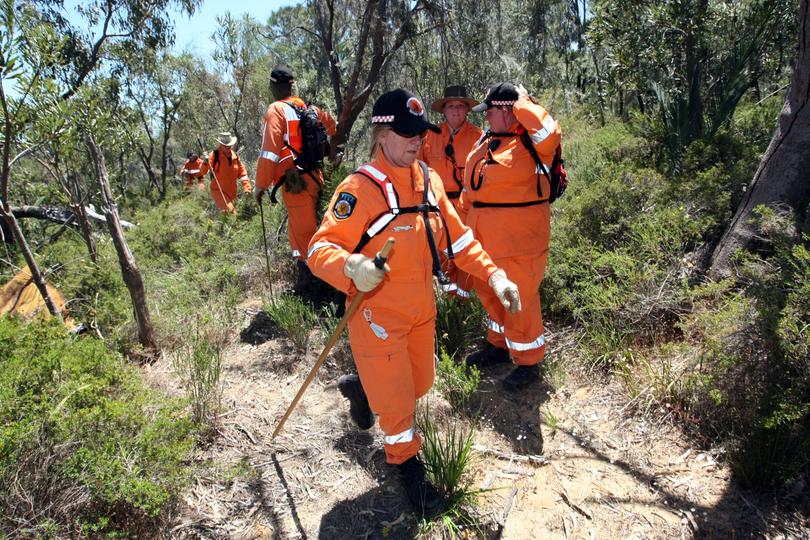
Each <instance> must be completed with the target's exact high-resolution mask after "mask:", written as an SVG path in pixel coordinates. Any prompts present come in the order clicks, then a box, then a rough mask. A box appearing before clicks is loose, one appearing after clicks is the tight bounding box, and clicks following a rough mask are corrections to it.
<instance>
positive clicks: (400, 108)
mask: <svg viewBox="0 0 810 540" xmlns="http://www.w3.org/2000/svg"><path fill="white" fill-rule="evenodd" d="M424 116H425V113H424V108H423V106H422V103H421V102H420V101H419V99H418V98H417V97H416V96H414V95H413V94H412V93H410V92H408V91H407V90H403V89H398V90H394V91H391V92H387V93H385V94H383V95H382V96H380V98H379V99H377V101H376V102H375V103H374V107H373V109H372V117H371V123H372V126H373V130H372V141H371V143H372V145H371V157H372V160H371V162H370V163H368V164H365V165H362V166H361V167H360V168H359V169H357V171H356V172H355V173H353V174H351V175H349V176H348V177H347V178H346V179H345V180H343V182H341V183H340V185H338V187H337V189H336V190H335V193H334V195H333V196H332V199H331V202H330V204H329V207H328V208H329V209H328V210H327V213H326V215H325V216H324V219H323V222H322V223H321V226H320V228H319V229H318V231H317V232H316V233H315V235H314V236H313V238H312V241H311V242H310V245H309V251H308V254H307V256H308V259H307V260H308V264H309V266H310V268H311V269H312V272H313V273H314V274H315V275H316V276H318V277H320V278H321V279H323V280H325V281H326V282H328V283H330V284H331V285H333V286H334V287H336V288H337V289H339V290H341V291H343V292H345V293H346V294H347V295H348V298H347V304H348V303H350V302H351V299H352V298H353V297H354V295H355V294H357V293H358V291H361V292H365V293H367V294H366V295H365V296H364V298H363V299H362V301H361V302H360V305H359V306H358V308H357V311H356V312H354V313H353V314H352V316H351V317H350V319H349V322H348V327H349V342H350V344H351V348H352V354H353V356H354V361H355V364H356V366H357V371H358V373H359V377H358V376H357V375H344V376H342V377H341V378H340V379H339V380H338V388H339V390H340V391H341V393H342V394H343V395H344V396H345V397H347V398H348V399H349V401H350V405H351V408H350V414H351V417H352V419H353V420H354V422H355V423H356V424H357V425H358V426H359V427H360V428H361V429H369V428H370V427H371V426H372V425H373V423H374V417H373V415H372V411H373V412H374V413H376V414H378V415H379V418H380V428H381V429H382V431H383V433H384V434H385V443H384V444H385V456H386V461H387V462H388V463H390V464H392V465H395V466H396V468H397V469H398V472H399V474H400V477H401V480H402V483H403V486H404V488H405V492H406V493H407V496H408V498H409V499H410V501H411V502H412V504H413V505H414V507H415V509H416V510H417V511H418V512H419V513H421V514H422V515H434V514H435V513H437V512H438V511H439V510H440V509H441V506H442V501H441V498H440V496H439V494H438V493H437V491H436V489H435V488H434V487H433V485H431V484H430V482H429V481H428V480H427V478H426V476H425V468H424V465H423V463H422V462H421V461H420V460H419V458H418V457H417V453H418V452H419V448H420V446H421V439H420V437H419V435H418V434H417V433H415V432H414V412H415V410H416V400H417V399H419V398H420V397H422V396H424V395H425V394H426V393H427V392H428V390H429V389H430V387H431V386H432V384H433V378H434V362H433V351H434V341H435V332H436V330H435V320H436V306H435V300H434V295H433V273H434V272H435V271H436V270H437V269H438V264H439V263H438V250H442V251H444V252H445V253H448V254H449V253H452V254H453V258H454V260H455V261H456V263H457V264H458V265H459V267H461V268H462V269H464V270H465V271H467V272H469V273H470V274H472V275H474V276H475V277H476V278H478V279H480V280H481V281H482V282H486V283H488V284H489V286H490V287H491V288H492V292H493V294H494V295H495V296H496V297H497V298H499V299H500V302H501V303H502V306H503V309H505V310H508V311H510V312H512V311H519V310H520V302H519V293H518V290H517V287H516V286H515V284H514V283H512V282H511V281H509V280H508V279H507V277H506V274H505V273H504V271H503V270H501V269H499V268H498V267H497V266H496V265H495V264H493V262H492V260H491V259H490V257H489V256H488V255H487V254H486V253H485V252H484V250H483V249H482V248H481V245H480V243H479V242H478V241H477V240H476V239H475V238H474V237H473V234H472V231H471V230H470V229H469V228H468V227H466V226H464V224H463V223H462V222H461V220H460V219H459V217H458V215H457V214H456V211H455V210H454V209H453V205H452V203H451V201H450V199H448V198H447V195H446V194H445V192H444V189H443V187H442V180H441V178H439V176H438V175H437V174H436V173H435V171H430V169H428V167H427V166H426V165H425V164H424V163H422V162H417V159H416V158H417V156H418V154H419V150H420V148H421V146H422V142H423V139H424V137H425V134H426V132H427V131H428V130H432V131H434V132H438V131H439V128H438V127H436V126H435V125H433V124H431V123H429V122H428V121H427V120H425V117H424ZM389 236H390V237H393V238H394V239H395V244H394V247H393V250H392V252H391V254H390V257H389V259H388V263H387V265H386V267H385V269H384V270H383V269H379V268H377V266H376V265H375V264H374V261H373V258H374V256H375V254H376V253H378V252H379V250H380V249H381V248H382V246H383V244H384V243H385V241H386V239H387V238H388V237H389Z"/></svg>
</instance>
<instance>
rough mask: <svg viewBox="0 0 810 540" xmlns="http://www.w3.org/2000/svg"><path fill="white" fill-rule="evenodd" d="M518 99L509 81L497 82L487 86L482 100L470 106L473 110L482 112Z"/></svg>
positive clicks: (515, 90)
mask: <svg viewBox="0 0 810 540" xmlns="http://www.w3.org/2000/svg"><path fill="white" fill-rule="evenodd" d="M517 100H518V91H517V88H515V85H514V84H512V83H510V82H499V83H495V84H491V85H489V86H488V87H487V91H486V95H485V96H484V99H483V100H481V101H482V102H481V103H480V104H478V105H476V106H475V107H473V108H472V110H473V111H474V112H482V111H485V110H487V109H491V108H492V107H501V106H511V105H514V104H515V102H516V101H517Z"/></svg>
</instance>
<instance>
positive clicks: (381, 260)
mask: <svg viewBox="0 0 810 540" xmlns="http://www.w3.org/2000/svg"><path fill="white" fill-rule="evenodd" d="M392 247H394V239H393V238H390V237H389V238H388V240H386V241H385V245H384V246H383V248H382V251H380V252H379V253H378V254H377V256H376V257H374V265H375V266H376V267H377V268H379V269H380V270H382V269H383V268H384V267H385V261H386V259H388V254H389V253H390V252H391V248H392ZM365 295H366V293H364V292H358V293H357V294H356V295H355V296H354V298H353V299H352V303H351V304H349V307H348V309H346V313H345V314H344V315H343V318H342V319H340V322H338V325H337V327H336V328H335V331H334V332H332V335H331V336H329V341H327V342H326V346H325V347H324V348H323V352H322V353H321V356H319V357H318V361H317V362H315V365H314V366H312V370H310V372H309V375H307V379H306V380H305V381H304V384H302V385H301V388H299V389H298V393H297V394H296V395H295V398H294V399H293V400H292V403H290V406H289V407H288V408H287V412H285V413H284V416H283V417H282V418H281V421H280V422H279V423H278V425H277V426H276V429H275V430H274V431H273V435H271V436H270V440H271V441H272V440H273V439H275V438H276V435H278V433H279V431H281V428H282V427H284V422H286V421H287V418H289V416H290V414H291V413H292V412H293V409H295V406H296V405H298V401H299V400H300V399H301V396H303V395H304V392H306V390H307V387H308V386H309V383H311V382H312V379H314V378H315V375H316V374H317V373H318V370H319V369H321V365H323V363H324V362H325V361H326V356H327V355H328V354H329V351H331V350H332V347H333V346H334V345H335V343H336V342H337V340H338V338H339V337H340V334H342V333H343V329H344V328H346V324H347V323H348V322H349V317H351V316H352V314H353V313H354V312H355V311H356V310H357V306H359V305H360V302H361V301H362V300H363V297H364V296H365Z"/></svg>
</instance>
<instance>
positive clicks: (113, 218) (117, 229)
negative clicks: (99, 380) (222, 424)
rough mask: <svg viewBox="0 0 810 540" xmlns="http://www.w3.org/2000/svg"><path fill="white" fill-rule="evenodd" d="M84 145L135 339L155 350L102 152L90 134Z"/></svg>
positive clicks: (142, 292) (142, 293)
mask: <svg viewBox="0 0 810 540" xmlns="http://www.w3.org/2000/svg"><path fill="white" fill-rule="evenodd" d="M86 140H87V147H88V148H89V149H90V156H91V158H92V159H93V164H94V165H95V167H96V176H98V183H99V185H100V186H101V197H102V200H103V202H104V214H105V216H106V217H107V224H108V225H109V227H110V235H112V239H113V244H115V251H116V252H118V263H119V264H120V265H121V274H122V276H123V278H124V283H126V286H127V289H129V295H130V297H131V298H132V307H133V308H134V312H135V322H136V323H137V324H138V339H139V340H140V342H141V344H142V345H143V346H144V348H145V349H146V350H147V351H148V352H151V353H154V352H156V351H157V349H158V347H157V343H156V342H155V332H154V329H153V328H152V321H151V318H150V317H149V306H148V305H147V303H146V287H144V284H143V278H141V272H140V270H138V265H137V264H136V263H135V257H133V256H132V252H131V251H130V249H129V246H128V245H127V241H126V239H125V238H124V231H123V229H122V228H121V221H120V219H119V218H118V208H117V207H116V204H115V199H113V195H112V190H111V189H110V181H109V179H108V178H107V168H106V166H105V165H104V156H103V155H101V152H99V150H98V147H97V146H96V141H95V139H94V138H93V135H91V134H89V135H87V139H86Z"/></svg>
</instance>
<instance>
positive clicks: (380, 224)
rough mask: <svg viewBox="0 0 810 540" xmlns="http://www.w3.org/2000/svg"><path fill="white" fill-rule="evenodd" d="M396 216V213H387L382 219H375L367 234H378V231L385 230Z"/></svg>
mask: <svg viewBox="0 0 810 540" xmlns="http://www.w3.org/2000/svg"><path fill="white" fill-rule="evenodd" d="M395 217H396V216H395V215H394V214H385V215H384V216H382V217H381V218H380V219H378V220H377V221H375V222H374V223H372V224H371V227H369V228H368V231H366V234H367V235H369V236H370V237H371V236H374V235H376V234H377V233H378V232H380V231H381V230H383V229H384V228H385V227H386V226H387V225H388V224H389V223H391V221H392V220H393V219H394V218H395Z"/></svg>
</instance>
